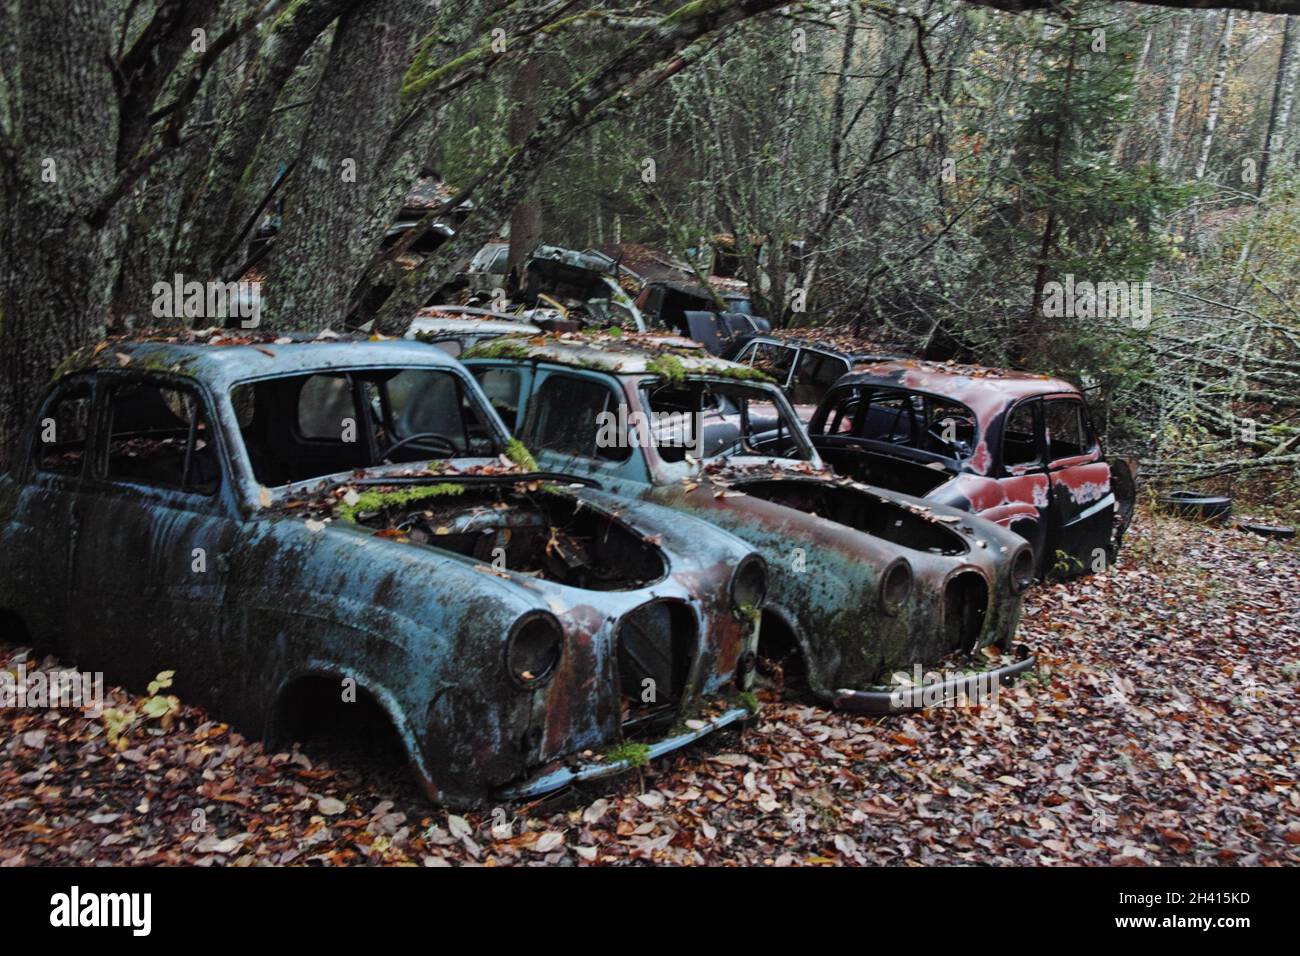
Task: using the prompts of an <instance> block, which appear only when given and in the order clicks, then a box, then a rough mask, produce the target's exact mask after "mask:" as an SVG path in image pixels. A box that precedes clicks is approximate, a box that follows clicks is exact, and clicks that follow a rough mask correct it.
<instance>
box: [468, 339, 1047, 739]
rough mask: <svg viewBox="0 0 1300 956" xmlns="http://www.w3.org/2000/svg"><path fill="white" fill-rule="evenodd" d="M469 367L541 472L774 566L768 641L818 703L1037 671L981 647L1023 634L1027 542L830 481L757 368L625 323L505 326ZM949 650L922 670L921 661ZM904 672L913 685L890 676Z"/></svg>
mask: <svg viewBox="0 0 1300 956" xmlns="http://www.w3.org/2000/svg"><path fill="white" fill-rule="evenodd" d="M463 360H464V362H465V364H466V365H467V366H468V367H469V368H470V369H471V370H472V371H473V373H474V375H475V377H477V378H478V380H479V383H480V384H481V385H482V386H483V388H484V392H485V394H486V395H487V396H488V398H489V400H490V401H491V402H492V404H493V406H494V407H495V408H496V410H497V411H498V413H499V414H500V415H501V416H502V419H503V420H504V421H505V423H506V425H507V426H508V427H510V428H512V429H513V430H514V431H515V432H516V434H517V435H518V436H519V437H520V438H521V439H522V440H523V441H524V442H525V443H526V444H528V446H529V447H530V448H531V449H532V450H533V452H534V453H535V454H536V455H537V456H538V459H539V461H541V462H542V463H543V464H544V465H545V466H546V467H549V468H552V469H555V470H559V471H563V472H565V473H567V474H574V475H583V476H586V477H589V478H593V479H595V480H598V481H599V482H601V484H602V486H603V487H604V488H605V489H606V490H608V491H611V492H614V493H616V494H621V495H626V496H630V497H634V498H636V499H637V500H640V501H646V502H654V503H656V504H661V505H665V506H667V507H670V508H674V509H677V510H678V511H680V512H683V513H685V514H687V515H691V516H694V517H701V518H705V519H707V520H708V521H709V522H711V523H713V524H715V525H717V526H719V527H722V528H725V529H726V530H728V531H731V532H733V533H734V534H736V535H738V536H739V537H741V538H744V539H745V540H746V541H748V542H749V543H751V544H752V545H753V546H754V547H756V548H757V549H758V550H759V551H760V553H762V555H763V556H764V557H765V558H766V559H767V563H768V566H769V568H770V570H771V575H772V579H771V595H770V597H769V600H768V606H767V607H766V608H765V609H764V611H763V622H762V640H761V648H760V652H761V654H762V656H764V657H767V658H776V659H789V660H793V661H795V662H796V663H797V664H798V665H799V666H800V667H801V668H802V669H803V671H804V672H805V674H806V678H807V683H808V685H809V689H810V690H811V691H812V693H813V694H814V695H816V696H817V697H819V698H821V699H823V700H825V701H828V702H830V703H832V704H834V705H836V706H839V707H843V708H846V709H852V710H860V711H867V712H877V713H878V712H890V711H897V710H906V709H912V708H913V707H915V706H918V705H920V704H925V705H927V706H928V705H931V704H933V703H935V702H938V701H944V700H946V701H951V700H953V699H954V698H955V697H960V696H962V695H965V696H967V698H970V697H972V696H975V695H974V694H972V693H971V692H972V691H980V690H985V691H986V690H988V689H990V688H991V687H993V686H996V684H997V682H998V681H1001V680H1004V679H1007V678H1010V677H1011V676H1014V675H1015V674H1017V673H1020V672H1022V671H1024V670H1026V669H1027V668H1029V667H1031V666H1032V664H1033V658H1032V657H1029V656H1027V655H1026V654H1021V655H1020V659H1014V658H1012V656H1011V655H999V656H998V657H997V659H996V660H994V661H992V662H990V661H989V660H988V659H987V658H988V657H989V656H990V655H989V654H987V653H985V654H983V655H982V656H981V654H980V653H979V652H983V651H984V649H985V648H990V649H993V648H1002V649H1011V647H1012V645H1013V641H1014V636H1015V632H1016V627H1017V623H1018V621H1019V617H1020V609H1021V604H1022V601H1023V592H1024V590H1025V588H1026V587H1028V585H1029V584H1030V583H1031V582H1032V580H1033V575H1034V554H1033V550H1032V548H1031V547H1030V546H1029V545H1028V544H1027V543H1026V542H1025V541H1024V539H1023V538H1021V537H1020V536H1019V535H1016V534H1014V533H1013V532H1011V531H1009V530H1007V529H1006V528H1004V527H1002V526H1000V525H998V524H995V523H994V522H991V521H986V520H984V519H982V518H978V517H975V516H973V515H969V514H964V513H962V512H960V511H958V510H956V509H953V508H948V507H945V506H943V505H938V504H934V503H932V502H927V501H923V500H921V499H919V498H915V497H912V496H909V495H905V494H900V493H896V492H892V491H887V490H883V489H880V488H876V487H872V486H868V485H864V484H861V483H858V482H855V481H851V480H849V479H846V478H840V477H837V476H835V475H834V473H832V472H831V471H830V470H829V469H827V468H825V467H824V466H823V464H822V461H821V459H820V457H819V456H818V454H817V451H816V449H815V448H814V447H813V445H812V443H811V442H810V441H809V439H808V436H807V433H806V432H805V430H804V428H803V426H802V425H801V423H800V422H799V420H798V418H797V416H796V415H795V413H794V410H793V409H792V408H791V406H790V404H789V402H788V401H787V399H786V397H785V396H784V395H783V394H782V393H781V392H780V390H779V389H778V388H777V387H776V386H775V385H774V384H772V383H771V382H770V380H768V379H767V377H766V376H765V375H763V374H762V373H761V372H758V371H756V370H755V369H752V368H750V367H748V366H742V365H737V364H735V363H731V362H727V361H724V360H721V359H716V358H713V357H712V356H709V355H708V354H707V353H705V352H704V351H703V350H702V349H700V348H699V347H698V346H697V345H696V344H695V343H693V342H690V341H688V340H685V339H680V338H673V337H663V336H645V335H626V334H624V335H621V336H611V335H587V334H568V335H538V336H531V337H500V338H496V339H493V340H491V341H488V342H483V343H480V344H478V345H475V346H474V347H473V348H471V349H469V350H468V351H466V352H465V353H464V355H463ZM683 438H685V439H687V440H685V441H683V440H682V439H683ZM948 660H950V661H952V662H953V664H954V666H953V668H951V669H949V668H944V671H945V673H942V674H940V675H938V676H934V675H933V674H931V676H929V677H925V676H922V677H921V679H920V680H917V679H916V676H917V671H916V668H917V667H918V666H921V667H923V668H929V667H931V666H934V665H938V664H940V663H942V662H944V661H948ZM900 670H901V671H903V672H904V673H907V674H909V678H908V680H905V681H895V680H892V677H893V675H894V674H895V673H897V672H898V671H900ZM923 673H924V672H923Z"/></svg>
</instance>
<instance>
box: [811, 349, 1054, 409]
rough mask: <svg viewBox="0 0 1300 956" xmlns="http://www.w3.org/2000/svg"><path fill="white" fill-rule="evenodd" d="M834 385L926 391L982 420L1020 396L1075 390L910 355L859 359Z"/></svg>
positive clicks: (1045, 378)
mask: <svg viewBox="0 0 1300 956" xmlns="http://www.w3.org/2000/svg"><path fill="white" fill-rule="evenodd" d="M835 385H836V387H837V388H839V387H842V386H845V385H880V386H886V387H889V388H905V389H909V390H912V391H917V392H929V393H930V394H933V395H939V396H941V397H944V398H951V399H953V400H954V401H957V402H960V403H961V404H963V405H965V406H967V407H968V408H970V409H971V410H972V411H974V412H975V413H976V414H977V415H978V416H979V417H980V418H981V419H982V420H984V421H985V422H986V423H987V420H988V419H989V418H990V417H991V416H992V415H995V414H997V413H999V412H1002V411H1004V410H1005V409H1007V408H1008V407H1010V406H1011V405H1013V404H1015V403H1016V402H1018V401H1020V400H1021V399H1024V398H1032V397H1034V396H1036V395H1053V394H1060V393H1062V392H1068V393H1070V394H1074V395H1077V394H1079V389H1078V387H1077V386H1075V385H1072V384H1070V383H1069V382H1067V381H1065V380H1064V379H1059V378H1052V377H1051V376H1049V375H1035V374H1034V373H1032V372H1016V371H1011V370H1007V369H996V368H986V367H985V366H982V365H959V364H956V363H951V362H943V363H940V362H922V361H914V360H910V359H894V360H888V361H883V362H867V363H859V364H857V365H855V366H854V368H853V370H852V371H851V372H849V373H848V374H847V375H845V376H843V377H842V378H841V379H840V380H839V381H838V382H836V383H835Z"/></svg>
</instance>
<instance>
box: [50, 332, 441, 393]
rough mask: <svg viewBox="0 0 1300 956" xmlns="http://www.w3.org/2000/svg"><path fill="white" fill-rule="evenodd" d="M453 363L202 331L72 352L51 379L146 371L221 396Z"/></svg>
mask: <svg viewBox="0 0 1300 956" xmlns="http://www.w3.org/2000/svg"><path fill="white" fill-rule="evenodd" d="M458 364H459V363H457V362H456V361H455V359H453V358H451V357H450V356H449V355H447V354H446V353H445V352H442V351H441V350H439V349H434V348H429V347H428V346H426V345H423V344H420V343H418V342H409V341H404V340H401V339H387V340H383V341H371V340H370V339H367V338H363V337H360V336H340V335H334V334H333V333H321V334H295V333H256V334H253V335H249V334H245V333H242V330H229V331H216V332H215V333H214V332H213V330H206V331H204V332H200V333H189V332H184V331H180V332H172V333H170V335H169V336H166V337H164V336H159V337H153V338H140V337H132V338H113V339H107V340H105V341H104V342H101V343H100V344H98V345H96V346H92V347H88V348H85V349H81V350H80V351H78V352H76V353H73V355H72V356H70V357H69V359H68V360H67V361H66V362H64V364H63V365H62V366H60V368H59V370H58V373H57V374H56V377H59V376H62V375H66V374H71V373H73V372H77V371H84V370H89V369H96V368H108V369H118V368H124V369H147V370H149V371H161V372H169V373H172V374H176V375H185V376H189V377H192V378H196V379H200V380H202V381H204V382H206V383H207V384H209V385H210V386H212V387H213V388H214V389H216V390H218V391H222V390H225V389H228V388H229V387H230V386H232V385H234V384H236V383H238V382H241V381H247V380H250V379H257V378H264V377H267V376H276V375H293V374H302V373H310V372H314V371H318V370H327V369H335V368H366V367H375V368H384V367H392V366H422V367H426V368H455V367H457V366H458Z"/></svg>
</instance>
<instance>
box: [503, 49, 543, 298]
mask: <svg viewBox="0 0 1300 956" xmlns="http://www.w3.org/2000/svg"><path fill="white" fill-rule="evenodd" d="M541 65H542V64H541V57H540V56H530V57H529V58H528V59H526V60H525V61H524V62H523V63H521V64H520V65H519V69H518V70H516V71H515V75H514V77H513V79H512V81H511V84H510V96H511V98H512V99H513V100H514V102H515V108H514V110H513V111H512V112H511V114H510V123H509V127H508V129H507V137H508V141H509V143H510V145H511V146H514V147H518V146H523V145H524V143H526V142H527V141H528V137H529V135H530V134H531V133H532V131H533V129H534V127H536V126H537V117H538V97H539V94H540V93H541V88H542V69H541ZM541 238H542V210H541V207H539V206H538V205H537V202H536V201H535V199H534V197H533V196H532V194H531V193H530V194H529V195H528V196H525V197H524V198H523V200H521V201H520V202H518V203H516V204H515V208H514V209H512V210H511V211H510V254H509V259H508V260H507V262H506V272H507V274H508V275H512V276H516V277H518V278H522V275H523V271H522V270H523V263H524V259H525V258H527V256H528V254H529V253H530V252H532V251H533V248H534V247H535V246H536V245H537V243H538V242H539V241H540V240H541ZM510 291H511V292H512V293H513V292H514V290H513V289H511V290H510Z"/></svg>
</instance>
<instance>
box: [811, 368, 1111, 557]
mask: <svg viewBox="0 0 1300 956" xmlns="http://www.w3.org/2000/svg"><path fill="white" fill-rule="evenodd" d="M808 431H809V434H810V435H811V437H812V441H813V443H814V444H815V445H816V446H817V450H818V451H819V452H820V453H821V456H822V458H823V459H825V461H826V462H827V463H828V464H829V465H830V466H831V467H832V468H834V469H835V470H836V472H838V473H840V474H843V475H845V476H847V477H851V478H854V479H856V480H859V481H864V482H867V483H869V484H872V485H877V486H880V487H883V488H890V489H893V490H895V491H901V492H905V493H907V494H911V495H915V496H917V497H918V498H924V499H926V500H927V501H932V502H935V503H938V504H943V505H946V506H948V507H952V508H957V509H959V510H961V511H965V512H968V513H971V514H976V515H979V516H981V517H984V518H987V519H989V520H990V521H994V522H997V523H998V524H1000V525H1002V526H1004V527H1006V528H1009V529H1010V530H1012V531H1014V532H1016V533H1017V534H1019V535H1020V536H1021V537H1023V538H1024V539H1025V540H1026V541H1028V542H1030V544H1032V545H1033V548H1034V553H1035V555H1037V556H1038V557H1037V568H1036V571H1037V574H1038V575H1039V576H1043V575H1046V574H1055V575H1058V576H1071V575H1076V574H1081V573H1089V572H1092V571H1100V570H1102V569H1103V568H1104V567H1105V566H1106V565H1107V564H1108V563H1111V562H1113V561H1114V560H1115V556H1116V554H1117V552H1118V550H1119V547H1120V543H1121V541H1122V539H1123V535H1124V532H1125V529H1126V528H1127V526H1128V523H1129V521H1130V519H1131V517H1132V512H1133V504H1134V500H1135V497H1136V492H1135V488H1134V471H1133V469H1132V466H1131V465H1130V464H1128V463H1127V462H1109V461H1107V458H1106V454H1105V450H1104V448H1103V444H1102V441H1101V438H1100V436H1099V435H1098V434H1097V431H1096V429H1095V428H1094V427H1093V424H1092V419H1091V416H1090V414H1089V411H1088V405H1087V402H1086V401H1085V400H1084V396H1083V394H1082V392H1081V391H1080V390H1079V389H1078V388H1076V387H1075V386H1074V385H1071V384H1070V383H1069V382H1066V381H1063V380H1061V379H1056V378H1050V377H1048V376H1045V375H1033V374H1030V373H1026V372H1011V371H1004V370H998V369H990V368H984V367H981V366H971V365H957V364H953V363H944V364H936V363H929V362H919V361H911V360H901V359H891V360H885V361H876V362H865V363H859V364H858V365H857V366H856V367H855V368H854V370H853V371H852V372H850V373H848V374H846V375H844V376H842V377H841V378H839V379H838V381H837V382H836V383H835V385H834V387H833V388H831V389H830V391H829V392H828V393H827V394H826V395H825V397H824V398H823V399H822V401H821V402H820V404H819V405H818V407H817V408H816V410H815V412H814V413H813V414H812V415H811V420H810V422H809V426H808Z"/></svg>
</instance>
